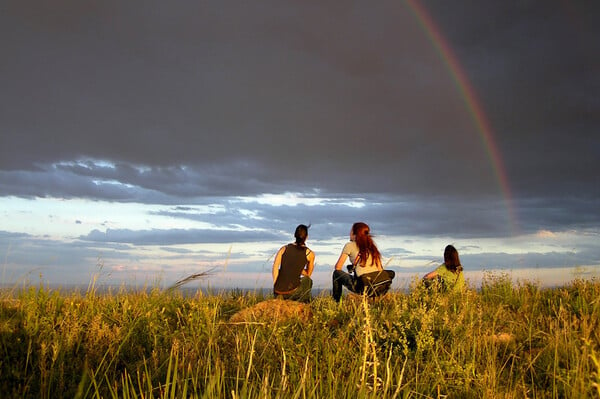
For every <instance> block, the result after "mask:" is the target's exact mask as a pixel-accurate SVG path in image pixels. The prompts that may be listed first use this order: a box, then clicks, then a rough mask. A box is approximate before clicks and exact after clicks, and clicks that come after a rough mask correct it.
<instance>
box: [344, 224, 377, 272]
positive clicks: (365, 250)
mask: <svg viewBox="0 0 600 399" xmlns="http://www.w3.org/2000/svg"><path fill="white" fill-rule="evenodd" d="M350 237H353V238H354V242H356V245H357V246H358V253H359V254H360V263H361V264H364V263H366V261H367V258H368V257H369V255H371V256H372V257H373V262H374V263H380V262H381V254H380V253H379V250H378V249H377V246H376V245H375V242H374V241H373V237H372V236H371V229H370V228H369V225H368V224H366V223H363V222H356V223H354V224H353V225H352V229H351V230H350Z"/></svg>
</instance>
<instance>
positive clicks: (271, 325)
mask: <svg viewBox="0 0 600 399" xmlns="http://www.w3.org/2000/svg"><path fill="white" fill-rule="evenodd" d="M599 298H600V281H597V280H588V281H585V280H574V281H572V282H570V283H569V284H567V285H565V286H564V287H560V288H554V289H543V288H540V287H538V286H536V285H535V284H531V283H519V284H516V285H515V284H512V283H511V281H510V280H509V279H508V278H506V277H505V276H502V275H500V276H498V275H496V276H494V275H490V276H487V278H486V279H485V280H484V282H483V284H482V287H481V290H479V291H477V292H476V291H468V292H466V293H464V294H451V295H445V294H440V293H435V292H429V291H427V290H426V289H424V288H423V287H421V286H420V285H418V283H417V281H415V282H414V283H413V284H412V286H411V289H410V292H409V293H400V292H394V293H391V294H388V295H387V296H385V297H383V298H380V299H378V300H375V301H370V300H366V299H364V298H360V297H345V298H344V300H343V301H342V303H341V304H337V303H335V302H334V301H332V300H331V299H330V298H328V297H318V298H315V299H314V300H313V302H312V303H311V304H310V309H311V312H312V318H311V319H310V321H308V322H305V321H301V320H300V319H294V318H291V319H285V320H272V319H270V320H258V321H253V322H250V321H249V322H247V323H230V322H229V318H230V317H231V316H232V315H233V314H234V313H236V312H238V311H240V310H243V309H246V308H248V307H251V306H253V305H255V304H257V303H258V302H261V301H263V300H265V299H267V298H265V297H264V296H262V295H261V294H252V293H240V292H229V293H222V294H216V295H203V294H201V293H198V294H197V295H196V296H195V297H184V296H183V295H181V294H180V293H178V291H176V290H175V291H173V290H171V291H161V290H158V289H154V290H149V291H141V292H126V291H121V292H117V293H104V294H98V293H97V292H96V291H95V290H88V292H87V293H84V294H79V293H73V292H60V291H52V290H50V289H47V288H45V287H43V286H38V287H27V288H24V289H21V290H19V291H12V292H6V293H3V294H2V297H1V298H0V304H1V306H0V393H1V395H0V396H1V397H3V398H4V397H6V398H21V397H32V398H55V397H74V398H181V397H192V398H214V397H219V398H232V399H237V398H266V397H269V398H357V397H361V398H363V397H364V398H427V397H432V398H444V397H460V398H481V397H489V398H525V397H526V398H575V397H577V398H586V397H587V398H594V397H595V398H598V397H600V329H599V327H600V326H599V325H598V324H599V320H600V303H599Z"/></svg>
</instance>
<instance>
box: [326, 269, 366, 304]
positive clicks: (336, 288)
mask: <svg viewBox="0 0 600 399" xmlns="http://www.w3.org/2000/svg"><path fill="white" fill-rule="evenodd" d="M332 280H333V292H332V294H333V299H334V300H335V301H336V302H339V301H340V299H341V298H342V287H346V288H348V289H349V290H350V291H352V292H354V293H356V294H359V293H360V291H361V290H362V287H359V286H360V284H359V281H358V279H357V278H356V277H354V275H352V274H350V273H346V272H345V271H343V270H334V271H333V278H332Z"/></svg>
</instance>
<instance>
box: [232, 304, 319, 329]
mask: <svg viewBox="0 0 600 399" xmlns="http://www.w3.org/2000/svg"><path fill="white" fill-rule="evenodd" d="M311 318H312V311H311V310H310V305H308V304H305V303H301V302H296V301H289V300H284V299H269V300H266V301H263V302H259V303H257V304H256V305H254V306H251V307H249V308H246V309H242V310H240V311H239V312H237V313H236V314H234V315H233V316H231V318H230V319H229V322H230V323H272V322H281V321H287V320H292V319H296V320H298V321H300V322H307V321H308V320H310V319H311Z"/></svg>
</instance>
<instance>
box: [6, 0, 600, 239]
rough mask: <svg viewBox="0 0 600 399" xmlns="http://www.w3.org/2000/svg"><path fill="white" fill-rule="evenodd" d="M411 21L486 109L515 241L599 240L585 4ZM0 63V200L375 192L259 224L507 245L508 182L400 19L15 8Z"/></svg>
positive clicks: (589, 16)
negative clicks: (582, 236) (516, 227)
mask: <svg viewBox="0 0 600 399" xmlns="http://www.w3.org/2000/svg"><path fill="white" fill-rule="evenodd" d="M420 4H422V5H423V6H424V7H425V9H427V10H428V11H429V12H430V13H431V15H432V17H433V20H434V21H435V22H436V24H438V26H439V28H440V31H441V32H442V34H443V35H444V36H445V38H446V40H447V41H448V43H449V44H450V46H451V47H452V49H453V50H454V53H455V54H456V55H457V57H458V60H459V61H460V62H461V64H462V66H463V67H464V72H465V74H466V76H467V77H468V79H469V80H470V82H471V83H472V85H473V88H474V90H475V91H476V93H477V94H478V96H479V98H480V100H481V104H480V105H481V106H482V107H483V109H484V110H485V111H486V113H487V116H488V118H489V120H490V123H491V127H492V129H493V132H494V138H495V141H496V143H497V144H498V150H499V151H500V156H501V158H502V159H503V162H504V165H505V168H506V173H507V179H508V182H509V184H510V186H511V187H512V189H513V195H514V201H515V204H516V211H517V213H518V218H519V219H520V221H521V222H522V224H523V225H522V226H521V227H522V228H523V229H524V230H525V231H533V230H536V229H537V228H540V226H543V227H544V228H564V227H573V226H586V225H595V226H597V223H598V216H595V215H596V214H597V213H598V212H593V210H594V209H596V210H597V209H598V208H599V207H600V203H599V197H600V195H599V194H600V193H599V190H600V189H599V187H600V184H599V181H598V173H597V171H598V170H600V157H599V156H598V155H599V154H600V139H599V137H600V136H598V134H597V133H598V128H599V126H600V116H599V115H600V95H599V94H600V75H599V74H598V73H597V66H598V65H600V62H599V61H600V58H599V57H600V48H599V46H600V42H599V41H598V40H596V39H595V38H597V37H598V36H599V34H600V26H599V25H598V24H597V23H596V20H597V18H598V17H599V16H600V11H599V7H600V6H599V4H600V3H598V2H570V3H565V2H561V1H550V2H541V1H529V2H496V3H494V4H489V2H486V3H482V2H478V1H467V0H463V1H460V2H458V3H456V2H439V1H425V2H422V3H420ZM0 46H1V47H2V48H3V60H2V62H1V63H0V76H1V78H0V79H1V80H0V82H1V86H2V90H1V91H0V131H1V135H0V195H3V196H8V195H17V196H30V197H35V196H53V197H67V198H68V197H85V198H92V199H96V198H97V199H106V200H112V201H127V202H144V203H162V204H177V203H192V204H193V203H198V202H202V200H201V199H199V198H200V197H205V196H213V197H221V198H225V197H227V196H230V195H232V196H238V195H248V196H249V195H257V194H260V193H282V192H286V191H296V192H303V193H311V192H314V190H318V192H319V193H320V194H321V195H322V196H323V197H326V196H335V195H340V193H341V195H342V196H344V197H346V198H351V197H353V196H360V197H364V196H365V195H369V194H373V195H374V197H378V198H380V201H379V202H380V203H381V204H380V205H377V206H368V207H366V208H364V209H363V210H359V211H357V212H356V213H352V212H353V210H352V209H349V208H342V207H336V208H335V209H333V210H331V209H327V208H326V207H321V208H319V207H311V208H296V209H293V210H292V209H290V208H285V207H281V208H273V207H265V209H260V207H258V206H257V208H259V209H258V211H259V212H264V213H263V214H262V215H261V216H262V217H264V219H262V221H261V220H259V219H255V220H252V223H253V224H254V225H255V226H264V225H266V224H268V223H271V222H272V221H273V220H274V221H275V223H276V224H277V223H278V222H277V221H284V220H297V219H303V220H306V219H308V220H312V221H313V222H315V221H319V222H321V223H323V226H326V223H327V222H330V223H332V224H333V225H334V226H339V227H334V228H332V229H331V232H335V233H336V234H337V233H338V231H342V230H347V227H343V228H342V225H344V224H346V223H349V222H351V221H354V219H356V218H357V217H356V215H357V214H361V212H362V215H365V216H364V218H368V219H372V220H374V221H375V222H376V223H377V222H379V221H381V228H380V230H381V231H383V232H388V231H389V232H394V233H396V234H397V233H404V232H410V233H411V234H424V235H428V234H445V233H446V232H447V231H451V232H452V233H453V234H458V235H461V234H464V235H472V234H481V235H484V236H485V235H493V234H505V233H506V228H505V227H504V225H505V224H506V223H505V220H504V219H505V218H506V215H505V214H504V213H505V212H504V210H503V208H504V206H503V204H502V202H503V198H502V196H503V195H504V194H506V193H502V192H501V191H500V189H499V185H498V180H497V177H496V173H500V174H502V173H504V172H505V171H504V170H496V168H497V167H498V165H493V164H491V161H490V157H489V155H488V154H487V151H488V150H489V149H488V148H485V145H484V143H483V141H482V137H481V133H480V132H478V131H477V128H476V126H475V124H474V122H473V120H472V119H471V116H470V114H469V110H467V109H466V107H465V103H464V102H463V99H462V98H461V97H460V91H459V90H457V87H456V86H455V83H454V82H453V80H452V76H451V73H450V71H448V70H447V68H446V67H445V65H444V63H443V62H442V59H441V58H440V55H439V54H437V53H436V51H435V48H434V46H433V45H432V43H431V42H430V41H429V39H428V37H427V35H426V33H425V32H424V31H423V29H422V27H421V26H420V24H419V22H418V21H417V20H416V19H415V17H414V15H413V13H412V12H411V11H410V9H409V7H408V6H407V5H406V3H402V2H397V1H384V2H377V3H376V4H372V3H368V2H363V3H358V4H357V3H354V4H352V5H350V4H346V3H343V2H339V3H338V4H321V3H306V2H298V3H296V2H281V1H272V2H271V1H261V2H258V3H257V2H251V3H248V2H236V3H235V4H232V3H229V2H226V3H224V2H217V1H215V2H202V3H197V2H193V1H175V2H169V3H168V4H167V3H163V2H158V1H150V2H143V3H142V2H127V3H123V2H114V1H106V2H78V1H70V0H62V1H59V2H53V3H52V4H51V5H50V4H46V3H44V2H41V1H35V0H34V1H26V2H17V1H8V2H5V4H4V5H3V11H2V13H0ZM491 150H492V151H494V150H495V149H493V148H492V149H491ZM382 194H384V195H383V196H381V195H382ZM379 196H381V197H379ZM406 198H410V199H411V201H412V203H411V204H405V203H404V201H405V199H406ZM531 204H536V206H532V205H531ZM298 211H300V213H298ZM294 214H295V216H296V217H295V218H293V217H292V216H293V215H294ZM239 216H240V214H239V213H237V214H236V213H235V212H230V213H228V214H227V215H223V216H222V217H223V223H224V225H226V226H229V225H233V224H235V223H236V221H235V218H236V217H239ZM227 217H229V220H226V218H227ZM242 220H243V219H242ZM237 223H239V219H238V221H237ZM283 225H284V223H283V222H281V229H282V230H286V229H284V226H283ZM315 227H317V226H315ZM324 228H325V227H324ZM346 233H347V232H346V231H343V234H346ZM94 237H96V236H94ZM96 238H98V239H99V238H100V237H96ZM165 239H167V240H169V238H167V237H165ZM180 239H181V237H180V238H176V239H175V238H174V239H173V240H174V241H173V242H175V241H177V242H178V241H179V240H180ZM223 239H224V238H223ZM242 239H243V238H242ZM132 240H134V241H135V239H133V238H132ZM150 241H152V239H151V240H150ZM184 241H185V239H184ZM152 242H154V241H152ZM169 242H171V241H169Z"/></svg>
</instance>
